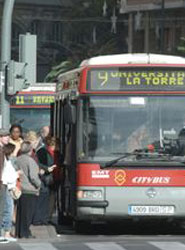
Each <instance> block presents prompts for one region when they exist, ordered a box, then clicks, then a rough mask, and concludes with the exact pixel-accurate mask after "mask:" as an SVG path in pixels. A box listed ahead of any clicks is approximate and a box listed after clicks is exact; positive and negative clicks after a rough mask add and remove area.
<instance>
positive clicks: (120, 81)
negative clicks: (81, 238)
mask: <svg viewBox="0 0 185 250" xmlns="http://www.w3.org/2000/svg"><path fill="white" fill-rule="evenodd" d="M184 126H185V59H184V58H181V57H176V56H166V55H155V54H123V55H112V56H99V57H94V58H91V59H89V60H87V61H84V62H83V63H82V64H81V66H80V67H79V68H78V69H75V70H72V71H69V72H67V73H64V74H62V75H60V76H59V79H58V84H57V86H56V99H55V104H54V121H53V128H54V134H55V135H56V136H57V137H59V138H61V141H62V143H61V151H62V153H63V155H64V173H65V174H64V176H65V180H64V183H65V185H64V187H63V192H64V196H63V199H64V201H65V202H64V206H63V210H64V211H63V214H64V216H69V217H72V218H73V220H74V221H75V222H76V226H77V228H78V229H80V228H82V227H81V226H82V225H83V223H84V222H90V221H101V220H102V221H108V220H113V221H115V220H117V219H118V220H122V219H129V218H130V219H133V218H136V217H137V218H145V219H146V218H158V219H161V218H163V219H169V218H170V219H177V218H185V209H184V208H185V199H182V197H185V177H184V176H185V162H184V155H185V128H184Z"/></svg>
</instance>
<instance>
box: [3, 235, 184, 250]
mask: <svg viewBox="0 0 185 250" xmlns="http://www.w3.org/2000/svg"><path fill="white" fill-rule="evenodd" d="M172 238H173V239H172ZM172 238H171V236H168V237H162V236H159V237H149V238H148V239H142V237H128V236H127V237H126V236H124V237H122V238H120V237H119V238H116V237H114V239H113V238H111V239H110V238H108V237H107V239H106V238H104V237H98V238H97V237H96V239H95V238H91V239H90V238H88V239H86V240H84V239H81V240H80V241H77V242H74V241H65V240H63V239H58V240H55V241H53V242H43V241H41V242H34V241H32V242H17V243H9V244H4V245H2V244H1V245H0V249H2V250H185V240H184V237H180V238H179V237H172Z"/></svg>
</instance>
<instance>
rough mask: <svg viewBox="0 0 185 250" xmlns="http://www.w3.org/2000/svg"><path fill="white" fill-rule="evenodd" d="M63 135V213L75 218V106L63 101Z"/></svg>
mask: <svg viewBox="0 0 185 250" xmlns="http://www.w3.org/2000/svg"><path fill="white" fill-rule="evenodd" d="M61 117H62V121H63V124H61V125H62V127H63V134H62V136H61V138H62V141H61V144H62V145H61V147H62V151H63V155H64V183H63V196H64V197H65V198H64V200H63V202H64V204H63V210H64V211H63V212H64V215H65V216H67V217H74V216H75V211H76V209H75V207H76V205H75V203H76V105H75V103H71V101H69V100H68V101H65V102H64V103H63V105H62V108H61Z"/></svg>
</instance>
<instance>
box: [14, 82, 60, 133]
mask: <svg viewBox="0 0 185 250" xmlns="http://www.w3.org/2000/svg"><path fill="white" fill-rule="evenodd" d="M55 86H56V83H37V84H34V85H31V86H30V87H29V88H27V89H26V90H24V91H21V92H18V93H17V94H16V95H15V96H13V97H12V98H11V100H10V122H11V124H14V123H16V124H20V125H21V126H22V127H23V131H24V132H27V131H29V130H34V131H37V132H38V131H39V130H40V128H41V127H43V126H49V125H50V105H51V104H52V103H53V102H54V96H55Z"/></svg>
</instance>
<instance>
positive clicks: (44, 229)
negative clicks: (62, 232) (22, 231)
mask: <svg viewBox="0 0 185 250" xmlns="http://www.w3.org/2000/svg"><path fill="white" fill-rule="evenodd" d="M30 229H31V232H32V234H33V235H34V236H35V237H36V238H35V239H18V241H19V242H38V241H41V240H42V241H43V240H44V241H47V242H50V241H53V240H54V241H57V240H59V238H58V237H57V233H56V229H55V227H54V226H53V225H47V226H33V225H32V226H31V227H30Z"/></svg>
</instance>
